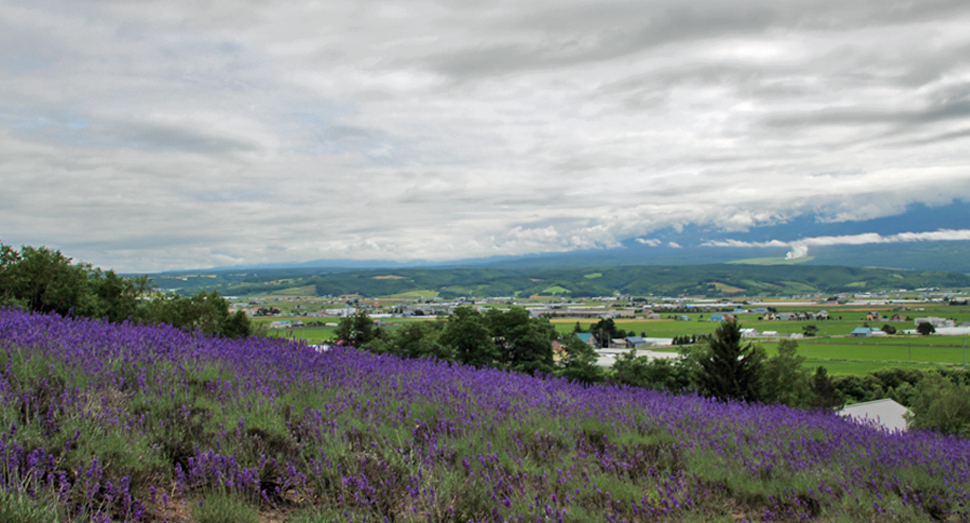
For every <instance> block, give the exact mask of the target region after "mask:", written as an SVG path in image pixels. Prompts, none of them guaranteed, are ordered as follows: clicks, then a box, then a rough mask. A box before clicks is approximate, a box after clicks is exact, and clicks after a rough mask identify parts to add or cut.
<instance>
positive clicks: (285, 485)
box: [0, 309, 970, 522]
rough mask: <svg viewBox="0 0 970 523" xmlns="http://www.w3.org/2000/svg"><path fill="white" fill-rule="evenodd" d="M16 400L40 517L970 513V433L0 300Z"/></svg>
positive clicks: (15, 464)
mask: <svg viewBox="0 0 970 523" xmlns="http://www.w3.org/2000/svg"><path fill="white" fill-rule="evenodd" d="M0 400H2V403H0V413H2V414H0V416H2V419H0V423H2V425H0V427H2V429H0V430H2V433H0V485H2V490H3V496H4V497H3V498H2V500H15V501H16V503H13V502H10V503H8V502H6V501H4V502H3V503H0V505H4V510H14V511H19V512H18V514H21V516H18V517H22V518H26V519H23V520H24V521H48V520H50V514H58V516H57V518H58V519H62V518H63V519H62V520H70V521H82V520H83V521H161V520H162V519H163V518H164V517H167V516H166V515H168V514H170V511H168V508H169V507H172V506H174V505H176V504H178V503H182V502H186V501H188V502H190V503H192V504H194V505H198V506H200V507H203V508H204V507H205V503H206V500H207V499H208V500H213V501H212V502H215V501H214V500H219V502H220V503H228V504H229V505H227V506H238V504H242V505H243V506H249V507H253V508H255V507H260V508H262V509H263V510H264V511H265V510H272V511H275V512H276V513H277V514H278V516H279V517H285V518H286V520H287V521H294V522H320V521H350V520H353V521H374V522H380V521H422V522H427V521H432V522H439V521H441V522H452V521H453V522H467V521H476V522H477V521H489V522H491V521H496V522H498V521H514V522H526V521H529V522H531V521H537V522H538V521H557V522H558V521H563V522H566V521H575V522H579V521H615V522H620V521H629V522H640V521H644V522H646V521H692V520H693V521H715V520H725V521H734V520H749V521H755V520H756V521H803V520H804V521H813V520H819V521H833V520H838V521H874V520H877V519H879V520H881V519H889V520H898V521H926V520H931V519H935V520H942V521H949V520H960V521H965V520H967V519H968V513H967V507H966V503H967V488H968V484H970V481H968V473H970V444H968V442H967V441H965V440H961V439H955V438H950V437H943V436H940V435H936V434H933V433H889V432H886V431H882V430H878V429H876V428H873V427H868V426H862V425H859V424H855V423H851V422H846V421H844V420H842V419H840V418H837V417H835V416H832V415H826V414H821V413H808V412H804V411H797V410H791V409H788V408H785V407H777V406H774V407H773V406H761V405H745V404H741V403H720V402H715V401H711V400H707V399H704V398H700V397H696V396H673V395H669V394H665V393H660V392H654V391H648V390H643V389H634V388H622V387H620V388H618V387H606V386H593V387H583V386H580V385H578V384H575V383H570V382H567V381H565V380H561V379H541V378H537V377H530V376H526V375H522V374H515V373H507V372H504V371H497V370H481V369H473V368H469V367H464V366H459V365H455V364H448V363H442V362H436V361H429V360H400V359H397V358H395V357H393V356H387V355H384V356H377V355H373V354H369V353H363V352H359V351H357V350H355V349H353V348H338V349H335V350H332V351H330V352H325V353H320V352H317V351H315V350H314V349H313V348H312V347H309V346H306V345H304V344H299V343H293V342H281V341H278V340H273V339H267V338H249V339H246V340H229V339H225V338H219V337H207V336H202V335H191V334H186V333H184V332H182V331H179V330H176V329H173V328H167V327H148V326H137V325H132V324H109V323H103V322H98V321H92V320H84V319H63V318H60V317H57V316H46V315H37V314H30V313H24V312H19V311H14V310H8V309H0ZM227 500H228V501H227ZM233 500H235V501H233ZM200 503H201V504H200ZM233 503H237V505H233ZM18 507H22V508H18ZM249 510H252V509H249ZM196 513H200V514H201V513H205V511H204V510H203V511H199V510H197V511H196ZM247 513H251V512H247ZM24 514H26V516H24ZM31 514H38V515H37V516H36V517H35V516H31ZM31 517H34V519H30V518H31ZM200 517H201V516H200ZM45 518H47V519H45ZM11 520H13V519H12V518H11Z"/></svg>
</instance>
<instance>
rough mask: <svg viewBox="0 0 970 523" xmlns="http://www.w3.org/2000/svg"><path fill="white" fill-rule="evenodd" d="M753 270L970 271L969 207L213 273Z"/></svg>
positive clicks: (911, 209)
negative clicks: (452, 256)
mask: <svg viewBox="0 0 970 523" xmlns="http://www.w3.org/2000/svg"><path fill="white" fill-rule="evenodd" d="M715 263H750V264H756V265H772V264H788V263H804V264H809V265H836V266H846V267H885V268H893V269H912V270H933V271H954V272H962V273H970V204H968V203H966V202H962V201H959V200H957V201H955V202H953V203H951V204H949V205H945V206H941V207H929V206H926V205H922V204H916V205H912V206H910V207H909V208H908V209H906V211H905V212H903V213H901V214H897V215H895V216H888V217H883V218H876V219H871V220H862V221H843V222H821V221H819V220H818V219H817V217H815V216H801V217H797V218H795V219H792V220H789V221H787V222H785V223H778V224H774V225H768V226H762V227H753V228H751V229H749V230H747V231H740V232H725V231H721V230H718V229H717V228H715V227H701V226H696V225H691V226H687V227H684V228H683V229H681V230H675V229H673V228H670V229H664V230H658V231H654V232H653V233H651V234H648V235H644V236H642V237H637V238H628V239H626V240H624V241H622V242H621V246H619V247H616V248H611V249H591V250H583V251H571V252H562V253H544V254H534V255H524V256H497V257H490V258H473V259H464V260H454V261H446V262H428V261H420V260H418V261H409V262H403V263H401V262H393V261H381V260H369V261H361V260H345V259H337V260H313V261H309V262H302V263H291V264H267V265H246V266H236V267H221V268H217V269H209V270H241V269H300V268H313V269H325V270H328V271H340V270H361V269H394V268H399V269H403V268H435V267H438V268H460V267H537V268H539V267H542V268H556V267H561V268H565V267H610V266H623V265H668V266H671V265H705V264H715Z"/></svg>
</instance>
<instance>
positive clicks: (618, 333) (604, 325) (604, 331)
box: [589, 318, 626, 347]
mask: <svg viewBox="0 0 970 523" xmlns="http://www.w3.org/2000/svg"><path fill="white" fill-rule="evenodd" d="M589 332H591V333H592V334H593V337H595V338H596V341H597V343H598V344H599V346H600V347H609V346H610V340H611V339H613V338H623V337H626V331H624V330H623V329H620V328H617V326H616V323H615V322H614V321H613V318H603V319H601V320H600V321H598V322H596V323H595V324H594V325H592V326H591V327H590V329H589Z"/></svg>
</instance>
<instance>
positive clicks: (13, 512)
mask: <svg viewBox="0 0 970 523" xmlns="http://www.w3.org/2000/svg"><path fill="white" fill-rule="evenodd" d="M52 497H53V496H52ZM67 520H68V519H67V517H66V516H65V515H64V514H62V513H61V511H60V509H59V508H58V505H57V503H56V502H55V501H54V500H53V499H50V500H47V499H43V498H41V499H37V498H34V497H32V496H28V495H27V493H26V492H23V491H20V490H17V491H9V490H0V521H3V522H4V523H55V522H58V521H67Z"/></svg>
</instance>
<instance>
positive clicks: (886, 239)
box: [702, 229, 970, 260]
mask: <svg viewBox="0 0 970 523" xmlns="http://www.w3.org/2000/svg"><path fill="white" fill-rule="evenodd" d="M921 241H970V229H940V230H938V231H929V232H902V233H899V234H891V235H886V236H883V235H881V234H879V233H874V232H872V233H864V234H852V235H845V236H817V237H813V238H802V239H799V240H795V241H792V242H784V241H781V240H770V241H766V242H746V241H739V240H731V239H728V240H712V241H708V242H705V243H703V244H702V246H704V247H788V248H789V249H790V250H789V251H788V254H786V255H785V257H786V258H788V259H790V260H793V259H797V258H804V257H805V256H808V253H809V248H810V247H820V246H827V245H867V244H872V243H907V242H921Z"/></svg>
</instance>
